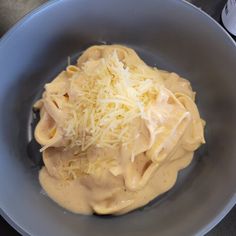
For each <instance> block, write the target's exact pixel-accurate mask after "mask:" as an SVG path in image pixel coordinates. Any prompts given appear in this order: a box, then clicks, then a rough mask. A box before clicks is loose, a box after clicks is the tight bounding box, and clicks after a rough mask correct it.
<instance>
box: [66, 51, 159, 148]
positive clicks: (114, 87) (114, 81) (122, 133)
mask: <svg viewBox="0 0 236 236" xmlns="http://www.w3.org/2000/svg"><path fill="white" fill-rule="evenodd" d="M142 66H143V67H145V66H146V65H142ZM145 69H146V68H141V69H140V70H137V68H136V69H135V70H134V69H132V68H130V67H129V66H127V65H125V63H123V62H122V61H121V60H119V57H118V55H117V52H116V51H115V50H114V51H113V53H111V54H110V55H108V56H107V57H105V58H101V59H97V60H94V59H90V60H88V61H86V62H85V63H83V65H82V66H81V68H80V69H79V70H78V71H76V72H75V73H74V75H73V76H72V77H71V78H69V79H70V90H69V94H68V95H69V100H68V101H67V102H66V104H65V106H67V108H68V109H67V113H68V114H67V119H66V120H65V121H64V123H63V125H62V127H61V128H62V129H63V130H64V132H65V137H66V138H67V139H68V140H70V142H71V146H76V145H77V146H81V149H82V151H84V150H86V149H87V148H89V147H90V146H91V145H95V146H97V147H114V146H117V145H119V144H123V145H127V144H128V143H129V142H130V140H131V139H132V137H131V135H132V128H133V127H132V121H133V120H134V119H136V118H138V117H142V118H145V108H146V107H147V106H148V105H149V103H150V102H152V100H153V99H155V98H156V96H157V95H158V94H159V90H160V88H161V83H160V80H158V79H157V78H155V77H152V78H151V76H150V75H149V74H148V73H147V71H146V70H145ZM148 69H149V70H150V67H149V68H148Z"/></svg>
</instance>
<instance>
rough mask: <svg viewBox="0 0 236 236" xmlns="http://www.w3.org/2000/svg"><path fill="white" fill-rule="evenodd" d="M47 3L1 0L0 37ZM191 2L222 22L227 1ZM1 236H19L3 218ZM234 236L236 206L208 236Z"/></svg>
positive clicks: (43, 0)
mask: <svg viewBox="0 0 236 236" xmlns="http://www.w3.org/2000/svg"><path fill="white" fill-rule="evenodd" d="M45 2H47V0H0V37H1V36H2V35H3V34H4V33H5V32H6V31H7V30H8V29H9V28H10V27H11V26H12V25H14V24H15V23H16V22H17V21H18V20H19V19H20V18H21V17H22V16H24V15H25V14H27V13H28V12H29V11H31V10H32V9H34V8H36V7H38V6H40V5H41V4H43V3H45ZM189 2H191V3H193V4H195V5H196V6H198V7H200V8H201V9H202V10H204V11H205V12H207V13H208V14H209V15H210V16H212V17H213V18H214V19H215V20H216V21H218V22H220V14H221V11H222V9H223V7H224V4H225V3H226V0H189ZM234 39H236V37H234ZM0 234H1V235H9V236H18V235H19V233H17V232H16V231H15V230H14V229H13V228H12V227H11V226H10V225H8V224H7V223H6V221H5V220H4V219H3V218H2V217H1V218H0ZM234 235H236V206H235V207H234V208H233V209H232V210H231V211H230V213H229V214H228V215H227V216H226V217H225V218H224V219H223V220H222V221H221V222H220V223H219V224H218V225H217V226H216V227H215V228H214V229H212V230H211V231H210V232H209V233H208V234H207V236H234Z"/></svg>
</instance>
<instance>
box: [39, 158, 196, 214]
mask: <svg viewBox="0 0 236 236" xmlns="http://www.w3.org/2000/svg"><path fill="white" fill-rule="evenodd" d="M192 156H193V153H189V154H186V155H185V156H183V157H181V158H180V159H178V160H174V161H172V162H170V163H169V164H167V165H163V166H161V167H160V168H159V169H158V171H157V172H156V173H155V174H154V175H153V177H152V178H151V180H150V182H149V184H148V185H146V186H145V187H144V188H143V189H141V190H140V191H137V192H129V191H127V190H124V189H123V188H122V187H123V183H122V182H121V183H122V185H121V186H120V189H118V190H117V191H119V195H120V196H118V197H117V198H114V199H112V192H113V191H112V189H110V187H107V188H102V189H101V190H102V193H100V190H98V191H96V190H91V189H89V188H87V187H85V186H84V185H83V184H81V182H80V181H79V180H77V181H73V182H69V183H65V182H62V181H58V180H57V179H56V178H54V177H52V176H50V175H49V173H48V171H47V170H46V168H45V167H44V168H43V169H42V170H41V171H40V175H39V179H40V183H41V185H42V187H43V188H44V190H45V191H46V192H47V193H48V195H49V197H50V198H52V199H53V200H54V201H55V202H57V203H58V204H59V205H61V206H62V207H64V208H66V209H68V210H69V211H72V212H74V213H81V214H92V213H93V212H94V210H95V211H96V212H99V213H100V214H124V213H127V212H129V211H131V210H134V209H136V208H138V207H141V206H144V205H146V204H147V203H148V202H150V201H151V200H153V199H154V198H156V197H157V196H159V195H160V194H162V193H165V192H166V191H168V190H169V189H170V188H171V187H172V186H173V185H174V184H175V182H176V178H177V173H178V171H179V170H181V169H183V168H185V167H186V166H188V165H189V163H190V162H191V160H192ZM107 177H108V178H110V176H107ZM114 191H115V190H114ZM104 192H107V193H106V194H105V193H104ZM101 195H102V197H101Z"/></svg>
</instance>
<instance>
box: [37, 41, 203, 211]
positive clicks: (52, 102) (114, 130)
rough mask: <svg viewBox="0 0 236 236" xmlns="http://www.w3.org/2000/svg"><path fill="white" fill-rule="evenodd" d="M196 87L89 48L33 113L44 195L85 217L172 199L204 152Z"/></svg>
mask: <svg viewBox="0 0 236 236" xmlns="http://www.w3.org/2000/svg"><path fill="white" fill-rule="evenodd" d="M194 101H195V93H194V92H193V90H192V88H191V85H190V83H189V81H187V80H186V79H183V78H181V77H180V76H178V75H177V74H175V73H169V72H167V71H162V70H158V69H157V68H152V67H150V66H148V65H146V64H145V63H144V62H143V61H142V60H141V59H140V58H139V56H138V55H137V54H136V52H135V51H134V50H132V49H131V48H128V47H124V46H121V45H102V46H92V47H90V48H88V49H87V50H86V51H85V52H84V53H83V54H82V55H81V56H80V57H79V58H78V60H77V63H76V65H68V66H67V68H66V70H65V71H63V72H61V73H60V74H59V75H58V76H57V77H56V78H55V79H54V80H53V81H52V82H50V83H48V84H46V85H45V91H44V92H43V95H42V98H41V99H40V100H39V101H37V102H36V103H35V105H34V107H35V108H36V109H38V110H39V111H40V120H39V122H38V124H37V126H36V128H35V138H36V140H37V142H38V143H39V144H41V146H42V148H41V151H42V154H43V162H44V165H45V166H44V167H43V168H42V169H41V171H40V174H39V180H40V183H41V185H42V187H43V189H44V190H45V191H46V192H47V194H48V195H49V197H50V198H52V199H53V200H54V201H55V202H57V203H58V204H59V205H61V206H62V207H64V208H66V209H68V210H70V211H72V212H75V213H81V214H92V213H94V212H95V213H98V214H116V215H118V214H124V213H127V212H129V211H131V210H134V209H136V208H138V207H141V206H144V205H145V204H147V203H148V202H150V201H151V200H153V199H154V198H155V197H157V196H158V195H160V194H162V193H164V192H166V191H168V190H169V189H170V188H171V187H172V186H173V185H174V184H175V182H176V178H177V174H178V171H179V170H181V169H183V168H185V167H186V166H188V165H189V164H190V162H191V160H192V158H193V154H194V151H195V150H196V149H197V148H198V147H199V146H200V145H201V144H203V143H204V142H205V141H204V125H205V122H204V121H203V120H202V119H201V118H200V115H199V111H198V108H197V106H196V104H195V102H194Z"/></svg>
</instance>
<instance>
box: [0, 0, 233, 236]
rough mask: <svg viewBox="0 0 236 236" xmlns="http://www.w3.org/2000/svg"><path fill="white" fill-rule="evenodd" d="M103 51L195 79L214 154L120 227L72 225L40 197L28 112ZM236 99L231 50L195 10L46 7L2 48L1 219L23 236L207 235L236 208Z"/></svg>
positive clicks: (155, 3)
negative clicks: (71, 67)
mask: <svg viewBox="0 0 236 236" xmlns="http://www.w3.org/2000/svg"><path fill="white" fill-rule="evenodd" d="M103 42H107V43H120V44H126V45H129V46H131V47H133V48H135V49H137V51H138V52H139V53H140V55H141V56H142V57H143V58H144V59H145V60H146V62H147V63H149V64H150V65H157V66H158V67H160V68H163V69H167V70H170V71H175V72H177V73H179V74H180V75H182V76H184V77H186V78H188V79H189V80H190V81H191V83H192V85H193V88H194V89H195V90H196V92H197V95H198V96H197V103H198V105H199V108H200V112H201V115H202V117H203V118H204V119H205V120H206V122H207V128H206V140H207V144H206V145H205V146H203V147H202V148H201V149H200V151H198V152H197V155H196V157H195V161H194V163H193V164H192V165H191V166H190V167H189V168H187V169H186V170H185V171H183V174H182V173H181V175H182V176H180V178H179V180H178V183H177V185H176V186H175V187H174V188H173V189H172V190H171V191H170V192H169V193H168V194H165V195H164V196H163V197H161V198H159V199H158V200H156V201H154V202H152V203H151V204H149V205H148V206H147V207H145V208H142V209H140V210H136V211H134V212H131V213H129V214H126V215H124V216H120V217H98V216H82V215H75V214H72V213H69V212H67V211H64V210H63V209H62V208H60V207H59V206H58V205H57V204H55V203H54V202H53V201H51V200H50V199H49V198H48V197H47V196H45V195H44V194H42V193H41V188H40V185H39V183H38V179H37V176H38V169H39V167H38V158H39V153H38V151H35V150H33V151H32V150H30V147H29V145H28V142H29V141H30V140H31V138H32V137H31V136H32V133H31V128H30V127H31V124H30V122H31V116H32V112H31V107H32V104H33V102H34V101H35V100H36V99H37V98H38V97H39V96H40V93H41V92H42V89H43V85H44V83H45V82H46V81H50V80H51V79H52V78H53V77H54V76H55V75H56V74H57V73H58V72H59V71H60V70H62V69H63V67H64V66H65V65H66V61H67V56H73V55H76V54H77V53H78V52H81V51H82V50H84V49H86V48H87V47H88V46H90V45H93V44H98V43H103ZM235 89H236V47H235V44H234V42H233V41H232V40H231V39H230V37H229V36H228V35H227V34H226V32H225V31H224V30H223V29H222V28H221V27H220V26H219V25H218V24H217V23H216V22H214V21H213V20H212V19H211V18H210V17H208V16H207V15H206V14H204V13H203V12H201V11H200V10H198V9H197V8H195V7H193V6H192V5H190V4H187V3H185V2H183V1H174V0H165V1H163V0H148V1H136V0H126V1H122V0H120V1H110V0H100V1H96V0H60V1H52V2H50V3H48V4H46V5H44V6H43V7H41V8H39V9H38V10H36V11H34V12H33V13H31V14H29V15H28V16H26V17H25V18H24V19H23V20H21V21H20V22H19V23H18V24H17V25H16V26H15V27H14V28H13V29H12V30H11V31H10V32H9V33H7V35H6V36H5V37H3V39H2V40H1V42H0V206H1V213H2V215H3V216H4V217H5V218H6V219H7V220H8V221H9V222H10V223H11V224H12V225H13V226H14V227H15V228H17V229H18V230H19V231H20V232H21V233H23V234H25V235H27V234H29V235H35V236H36V235H37V236H41V235H56V236H64V235H67V236H72V235H81V236H92V235H96V236H110V235H113V236H117V235H123V236H132V235H135V236H144V235H149V236H152V235H161V236H167V235H170V236H172V235H175V236H184V235H202V234H204V233H206V232H207V231H208V230H209V229H211V228H212V227H213V226H214V225H215V224H217V223H218V222H219V221H220V220H221V219H222V217H224V215H225V214H226V213H227V212H228V211H229V210H230V209H231V207H232V206H233V205H234V203H235V201H236V157H235V154H236V143H235V140H236V126H235V120H236V93H235ZM34 149H37V147H34ZM32 153H33V157H32V155H31V154H32ZM184 173H185V174H184Z"/></svg>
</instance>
